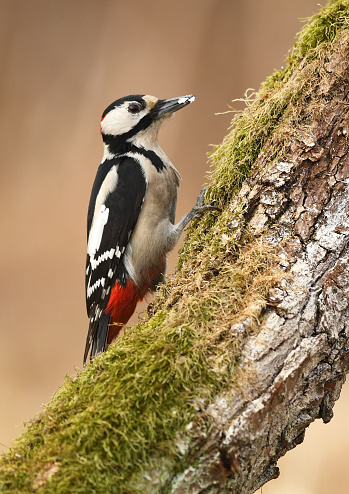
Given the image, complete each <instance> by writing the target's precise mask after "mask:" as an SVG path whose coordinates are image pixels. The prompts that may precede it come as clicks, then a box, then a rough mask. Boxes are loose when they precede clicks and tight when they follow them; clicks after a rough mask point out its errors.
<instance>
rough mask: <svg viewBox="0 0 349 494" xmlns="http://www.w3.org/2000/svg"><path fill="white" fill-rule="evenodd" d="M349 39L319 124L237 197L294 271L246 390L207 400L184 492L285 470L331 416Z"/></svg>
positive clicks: (180, 491) (274, 294)
mask: <svg viewBox="0 0 349 494" xmlns="http://www.w3.org/2000/svg"><path fill="white" fill-rule="evenodd" d="M348 43H349V39H348V36H346V37H344V38H343V39H342V40H341V42H340V43H339V45H338V46H337V49H336V50H335V51H334V53H333V54H332V56H331V58H330V60H329V61H328V62H327V63H326V65H325V68H326V73H324V75H323V77H322V80H321V84H320V85H319V86H318V87H316V88H314V92H313V94H312V97H311V98H312V100H311V99H309V101H308V102H309V107H311V109H312V110H311V111H312V112H314V117H313V118H312V119H311V123H308V124H307V125H306V126H304V124H302V125H300V126H299V127H298V128H297V127H296V128H293V129H292V130H291V129H289V131H288V132H287V134H288V138H289V140H288V142H285V145H286V146H287V152H285V153H284V154H283V156H282V160H278V159H276V160H273V162H272V164H271V166H270V164H269V163H268V161H269V160H270V155H269V154H268V153H265V154H263V155H262V156H261V157H260V158H259V160H258V163H257V171H255V173H254V174H253V175H252V176H251V178H250V179H248V180H247V181H246V182H245V184H244V185H243V187H242V189H241V191H240V193H239V194H238V196H237V197H236V199H235V202H234V204H235V207H238V204H240V205H241V204H243V206H244V217H245V220H246V222H247V223H248V224H249V226H250V228H251V229H252V231H253V232H254V235H258V234H263V235H264V241H265V242H270V244H271V246H275V245H277V253H278V255H279V257H280V265H281V266H282V267H283V269H285V273H287V275H286V276H285V277H284V278H283V279H282V280H281V282H280V284H279V286H278V287H276V288H272V289H271V290H270V292H269V306H268V308H267V309H266V310H265V311H264V313H262V314H261V315H260V318H261V326H260V331H259V333H258V334H257V335H255V336H252V337H250V338H249V340H248V342H247V344H246V346H245V348H244V350H243V357H242V366H241V368H240V378H239V386H238V388H237V389H236V390H235V392H231V390H230V392H229V393H223V394H221V395H220V396H219V397H217V398H216V400H215V402H214V403H212V404H211V405H209V407H208V409H207V412H208V413H209V414H210V415H211V416H212V417H213V418H214V422H215V424H216V427H215V429H214V431H213V432H212V433H211V434H210V435H209V436H208V437H206V438H205V442H204V445H203V446H202V447H201V448H200V449H199V450H198V451H197V461H198V465H199V466H198V467H197V468H189V469H187V470H186V471H185V472H184V473H183V474H181V475H180V476H179V477H178V478H177V479H176V481H175V482H174V483H173V485H172V490H171V492H173V493H175V494H184V493H204V492H210V493H219V492H231V493H236V494H238V493H252V492H254V491H255V490H257V489H258V488H259V487H260V486H262V485H263V484H265V483H266V482H267V481H268V480H270V479H274V478H276V477H277V476H278V474H279V471H278V468H277V466H276V463H277V460H278V459H279V458H280V457H281V456H283V455H284V454H285V453H286V452H287V451H288V450H290V449H292V448H294V447H295V446H296V445H297V444H299V443H301V442H302V441H303V439H304V435H305V429H306V428H307V427H308V426H309V424H310V423H311V422H313V421H314V420H315V419H317V418H321V419H322V420H323V421H324V422H325V423H326V422H329V421H330V420H331V418H332V415H333V411H332V408H333V405H334V402H335V401H336V400H337V399H338V397H339V394H340V391H341V387H342V385H343V383H344V381H345V375H346V372H347V371H348V368H349V343H348V336H349V323H348V316H349V303H348V292H349V214H348V213H349V202H348V193H349V190H348V183H349V182H348V179H349V154H348V134H349V116H348V108H349V106H348V105H349V99H348V87H349V86H348V83H349V80H348V74H349V44H348ZM298 70H299V71H301V70H302V67H301V66H300V67H299V69H298ZM295 77H296V75H295ZM314 104H315V106H314ZM302 112H303V114H306V113H307V107H304V108H303V110H302ZM285 138H286V141H287V137H285V134H284V135H283V139H285ZM266 228H268V232H267V233H265V232H266ZM250 323H251V321H250V320H249V319H246V320H245V321H244V322H243V323H241V324H240V325H239V327H237V328H235V330H236V331H239V330H241V329H243V330H245V331H246V329H247V328H248V326H249V325H250Z"/></svg>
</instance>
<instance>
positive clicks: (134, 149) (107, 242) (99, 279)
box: [84, 95, 213, 363]
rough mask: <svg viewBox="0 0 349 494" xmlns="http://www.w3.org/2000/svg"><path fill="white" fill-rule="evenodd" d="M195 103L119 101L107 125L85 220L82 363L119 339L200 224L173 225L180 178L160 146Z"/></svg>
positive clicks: (107, 114) (199, 210) (186, 99)
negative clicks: (167, 123) (172, 122)
mask: <svg viewBox="0 0 349 494" xmlns="http://www.w3.org/2000/svg"><path fill="white" fill-rule="evenodd" d="M194 100H195V97H194V96H193V95H189V96H183V97H180V98H172V99H167V100H159V99H157V98H155V97H154V96H149V95H131V96H126V97H124V98H121V99H118V100H117V101H114V103H112V104H111V105H110V106H108V107H107V108H106V110H105V111H104V113H103V115H102V120H101V134H102V138H103V143H104V156H103V160H102V163H101V165H100V166H99V168H98V171H97V175H96V178H95V181H94V184H93V187H92V192H91V198H90V203H89V208H88V217H87V232H88V243H87V261H86V306H87V313H88V316H89V318H90V325H89V330H88V335H87V340H86V347H85V354H84V363H85V362H86V360H87V358H88V354H89V353H90V358H91V359H92V358H93V357H94V356H95V355H96V354H97V353H99V352H103V351H105V350H106V349H107V347H108V344H110V343H111V342H112V341H113V340H115V338H116V337H117V336H118V334H119V332H120V330H121V329H122V326H123V325H124V324H126V323H127V321H128V320H129V318H130V317H131V316H132V314H133V312H134V311H135V308H136V305H137V302H138V301H139V300H142V299H143V298H144V297H145V295H146V294H147V292H148V291H154V290H155V288H156V286H157V285H158V284H159V283H160V282H164V273H165V271H166V264H167V260H166V255H167V253H168V252H170V251H171V250H172V249H173V248H174V246H175V245H176V243H177V241H178V239H179V237H180V235H181V233H182V231H183V229H184V228H185V226H186V225H187V224H188V223H189V221H190V220H191V219H192V218H194V217H199V216H201V215H202V214H203V213H204V212H205V211H206V210H207V209H212V208H213V206H210V205H203V204H202V197H201V196H199V198H198V202H197V204H196V206H195V207H194V208H193V209H192V210H191V211H190V212H189V214H187V215H186V216H185V217H184V218H183V219H182V220H181V221H179V222H178V223H177V224H175V212H176V201H177V188H178V186H179V180H180V175H179V173H178V171H177V170H176V168H175V167H174V166H173V165H172V163H171V161H170V160H169V158H168V157H167V156H166V155H165V153H164V152H163V151H162V149H161V148H160V146H159V144H158V140H157V135H158V131H159V128H160V126H161V124H162V123H163V121H164V120H165V119H166V118H167V117H169V116H170V115H171V114H173V112H176V111H177V110H179V109H180V108H183V107H184V106H187V105H188V104H189V103H192V102H193V101H194Z"/></svg>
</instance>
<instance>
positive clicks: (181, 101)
mask: <svg viewBox="0 0 349 494" xmlns="http://www.w3.org/2000/svg"><path fill="white" fill-rule="evenodd" d="M193 101H195V96H194V95H193V94H189V95H187V96H180V97H179V98H171V99H160V100H159V101H158V102H157V103H156V105H155V107H154V113H155V118H161V117H163V116H164V115H167V114H169V113H174V112H175V111H177V110H180V109H181V108H184V107H185V106H187V105H189V104H190V103H192V102H193Z"/></svg>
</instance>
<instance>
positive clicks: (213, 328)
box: [0, 0, 349, 494]
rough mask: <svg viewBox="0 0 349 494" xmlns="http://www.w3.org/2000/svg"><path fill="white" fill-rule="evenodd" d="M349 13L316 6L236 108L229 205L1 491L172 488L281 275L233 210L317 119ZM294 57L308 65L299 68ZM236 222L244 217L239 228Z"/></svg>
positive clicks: (198, 227)
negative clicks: (288, 139)
mask: <svg viewBox="0 0 349 494" xmlns="http://www.w3.org/2000/svg"><path fill="white" fill-rule="evenodd" d="M348 20H349V0H348V1H334V2H332V3H331V4H329V6H328V7H326V8H325V9H323V10H322V11H321V12H320V13H319V14H317V15H316V16H315V17H314V18H313V20H312V21H311V22H309V23H308V24H307V26H306V27H305V28H304V30H303V31H302V32H301V33H300V35H299V37H298V41H297V42H296V44H295V47H294V49H293V51H292V52H291V53H290V55H289V58H288V63H287V66H286V67H285V68H283V69H282V70H280V71H278V72H275V73H274V74H273V75H272V76H271V77H270V78H268V80H267V81H266V82H265V83H264V84H263V85H262V87H261V89H260V91H259V92H258V93H257V94H255V95H253V96H252V97H250V98H248V101H247V108H246V110H245V111H244V112H243V113H241V114H238V115H236V116H235V117H234V118H233V121H232V126H231V130H230V133H229V135H228V136H227V137H226V138H225V139H224V141H223V143H222V144H221V145H220V146H218V147H217V148H216V149H215V150H214V153H213V154H212V157H211V160H212V164H213V171H212V173H211V176H210V179H211V184H210V186H209V189H208V193H207V198H208V200H216V201H217V202H218V204H219V205H220V206H221V207H222V210H223V211H222V213H220V214H219V213H217V212H212V213H209V214H208V215H207V216H206V217H205V218H204V219H203V220H201V221H200V222H196V224H194V225H193V226H192V227H191V229H190V234H189V235H188V237H187V239H186V242H185V244H184V247H183V250H182V253H181V256H180V269H179V270H178V272H177V273H176V275H174V276H173V277H171V278H170V279H169V283H168V285H167V286H163V287H162V288H161V289H160V291H159V294H158V296H157V298H156V299H155V301H154V303H153V304H152V307H151V308H150V309H149V317H148V318H147V320H146V321H145V322H144V323H142V324H140V325H138V326H136V327H134V328H131V329H129V330H127V331H126V334H125V335H124V336H123V337H120V338H119V339H118V341H117V343H116V344H115V345H112V346H111V347H110V349H109V350H108V352H107V353H105V354H103V355H100V356H98V357H97V358H96V359H95V361H94V363H93V365H88V366H87V368H86V369H85V370H84V371H83V372H80V373H78V375H77V376H76V377H75V378H74V379H70V378H67V379H66V382H65V383H64V385H63V386H62V388H61V389H60V390H59V391H58V392H57V394H56V395H55V396H54V397H53V399H52V400H51V402H50V403H49V404H48V405H47V406H46V407H45V410H44V411H43V412H42V413H41V414H40V415H39V416H38V417H37V418H36V419H35V420H34V421H33V422H32V423H31V424H30V425H29V426H28V428H27V430H26V431H25V432H24V434H22V436H21V437H20V438H19V439H18V440H17V442H16V444H15V446H14V447H13V448H12V449H11V450H10V451H9V453H8V454H6V455H5V456H4V457H3V458H2V460H1V462H0V492H3V493H15V492H21V493H32V492H37V493H39V494H40V493H44V492H45V493H65V492H67V493H68V492H74V493H76V494H78V493H86V492H94V493H105V492H108V493H126V494H127V493H137V492H166V487H165V486H166V485H167V484H166V482H167V480H168V478H167V477H161V475H165V474H164V472H165V471H167V472H168V475H174V474H175V473H176V472H178V471H181V470H182V469H183V468H184V466H185V467H188V465H190V464H192V463H193V462H194V463H195V461H196V460H195V455H194V454H193V452H192V451H191V449H190V444H189V447H188V449H187V450H186V451H183V452H182V453H180V451H179V449H178V447H177V446H176V442H177V441H178V440H179V438H180V437H181V434H182V433H183V431H184V430H185V429H186V427H187V426H188V424H189V423H191V424H194V425H195V427H194V426H193V427H192V428H191V429H190V430H191V431H192V432H191V433H189V432H187V435H189V436H190V434H191V436H192V437H193V438H195V434H197V431H198V430H200V433H202V434H203V433H204V431H205V430H206V429H208V428H209V427H210V421H209V418H208V417H207V416H206V415H205V414H204V413H203V409H204V407H205V405H206V404H208V403H209V402H210V401H212V399H213V398H214V397H215V396H216V395H217V394H218V393H219V392H220V391H221V390H222V389H225V390H227V389H228V388H231V387H232V386H233V384H234V382H235V378H236V369H237V367H238V362H239V356H240V354H241V349H242V345H243V341H244V338H245V337H246V334H241V333H240V332H237V330H236V328H237V324H238V323H239V322H240V321H241V320H242V319H244V318H245V317H246V316H249V317H250V319H251V320H252V321H255V328H258V318H259V317H260V314H261V310H262V309H263V307H265V305H266V296H267V293H268V290H269V288H270V287H271V286H272V285H273V284H275V282H276V281H277V280H278V279H279V275H280V273H279V272H278V270H277V267H276V266H277V259H276V257H275V256H274V254H273V252H270V247H266V246H265V245H263V242H262V241H261V240H260V239H258V238H253V236H252V235H247V234H246V232H245V231H244V225H243V223H242V221H241V217H242V215H241V212H242V206H240V205H239V203H234V209H232V208H231V204H232V201H233V200H234V196H235V194H236V192H237V191H239V189H240V188H241V185H242V183H243V181H244V180H245V179H246V177H248V176H250V174H251V170H252V171H253V170H254V169H256V168H258V166H259V165H258V158H259V157H260V156H261V155H262V154H264V155H265V154H266V153H267V154H268V156H269V157H270V160H272V159H273V157H274V156H276V155H277V156H278V158H280V155H281V154H282V149H283V146H284V141H285V139H284V136H285V135H286V134H287V131H288V129H289V128H290V126H291V127H293V128H294V126H295V124H297V125H299V124H302V123H304V122H306V121H307V120H306V119H307V118H309V116H308V117H307V116H306V115H304V113H303V112H302V108H303V107H304V98H309V95H311V91H312V89H313V88H314V87H317V85H319V84H320V80H321V70H323V69H322V65H323V64H324V62H325V60H324V59H325V58H326V55H325V53H328V52H330V51H331V49H332V48H331V47H332V45H334V40H335V37H337V38H338V36H340V35H341V34H342V33H343V32H344V30H346V29H347V26H348V25H349V24H348ZM337 38H336V39H337ZM296 67H299V68H300V70H299V73H300V74H301V76H294V70H295V68H296ZM234 221H236V224H237V225H238V226H237V227H236V228H235V227H234V228H231V226H229V224H231V223H232V222H234ZM238 230H240V235H237V231H238ZM252 329H253V328H252ZM195 431H196V432H195ZM184 449H185V448H184ZM165 458H166V459H165ZM164 462H166V465H167V468H166V469H162V468H161V467H162V466H163V465H164ZM145 472H147V474H146V476H145Z"/></svg>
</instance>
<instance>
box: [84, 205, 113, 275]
mask: <svg viewBox="0 0 349 494" xmlns="http://www.w3.org/2000/svg"><path fill="white" fill-rule="evenodd" d="M96 216H97V217H96ZM108 217H109V208H106V207H105V204H102V205H101V207H100V208H99V211H98V213H97V215H96V214H95V215H94V218H93V220H94V221H93V224H92V227H91V231H90V235H89V237H88V244H87V253H88V255H89V256H90V259H91V264H92V262H93V260H94V255H95V253H96V252H97V250H98V249H99V246H100V245H101V240H102V236H103V230H104V226H105V225H106V223H107V221H108ZM95 262H97V261H95ZM93 269H94V268H93Z"/></svg>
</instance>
